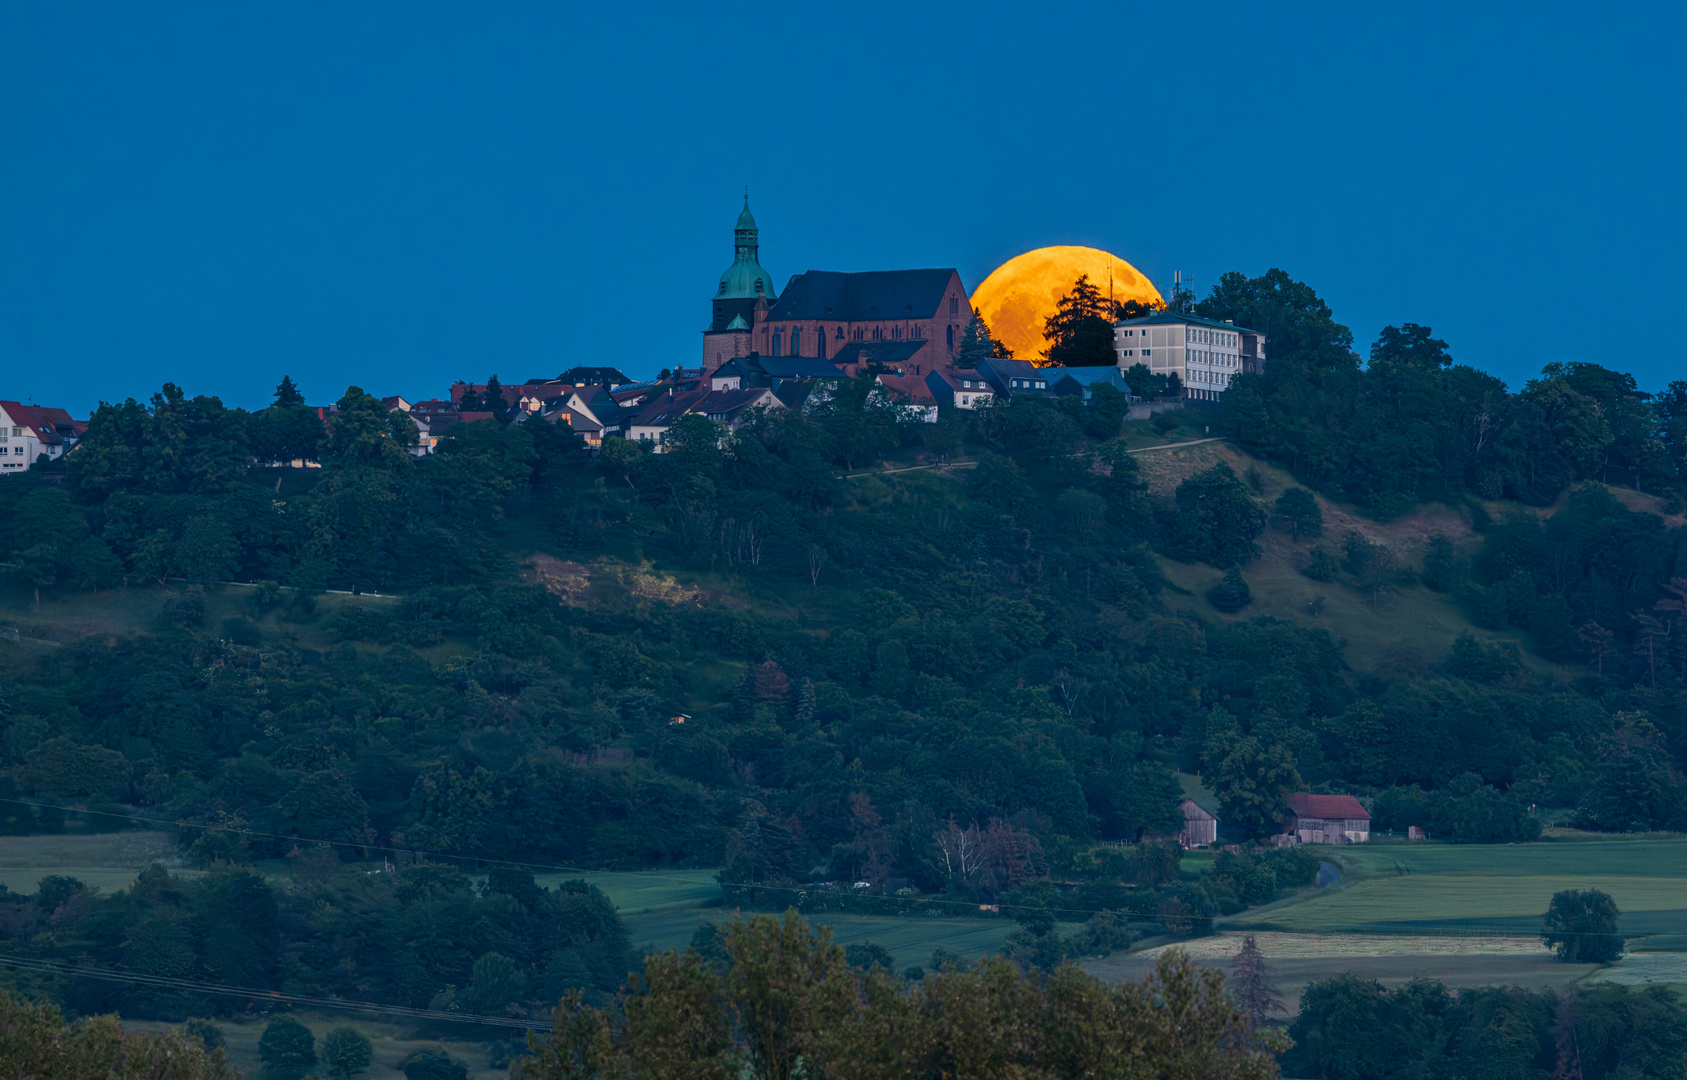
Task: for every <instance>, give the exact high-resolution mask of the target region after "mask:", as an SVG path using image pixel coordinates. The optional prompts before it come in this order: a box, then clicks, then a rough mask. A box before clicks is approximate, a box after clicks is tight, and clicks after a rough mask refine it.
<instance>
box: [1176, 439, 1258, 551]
mask: <svg viewBox="0 0 1687 1080" xmlns="http://www.w3.org/2000/svg"><path fill="white" fill-rule="evenodd" d="M1265 522H1266V513H1265V510H1264V509H1263V508H1262V507H1261V506H1260V505H1259V503H1257V502H1255V501H1254V498H1253V496H1252V495H1249V494H1248V488H1247V485H1246V484H1244V483H1242V481H1240V480H1238V479H1237V478H1236V474H1235V473H1234V472H1232V471H1231V470H1230V466H1228V465H1226V464H1224V463H1223V462H1220V463H1219V464H1217V465H1214V466H1213V467H1212V468H1210V469H1206V470H1204V471H1202V472H1198V473H1196V474H1195V475H1194V476H1191V477H1190V478H1189V479H1187V480H1185V481H1184V482H1183V483H1181V484H1179V485H1178V486H1177V512H1176V515H1175V517H1174V518H1173V520H1172V538H1171V543H1172V549H1173V551H1174V552H1175V553H1176V554H1178V555H1179V556H1181V557H1183V558H1187V559H1191V560H1196V559H1198V560H1200V561H1201V562H1205V563H1210V564H1211V565H1213V566H1216V567H1219V568H1220V569H1228V568H1230V567H1232V566H1235V565H1237V564H1238V563H1243V562H1246V561H1247V560H1249V559H1252V558H1254V557H1256V556H1257V555H1258V554H1259V546H1258V545H1257V544H1255V543H1254V540H1255V539H1257V538H1258V537H1259V534H1260V533H1262V532H1264V531H1265Z"/></svg>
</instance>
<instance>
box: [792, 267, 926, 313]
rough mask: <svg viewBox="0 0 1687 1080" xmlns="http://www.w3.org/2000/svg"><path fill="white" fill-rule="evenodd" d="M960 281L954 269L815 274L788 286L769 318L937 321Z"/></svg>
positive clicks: (801, 275) (806, 274)
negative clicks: (952, 282)
mask: <svg viewBox="0 0 1687 1080" xmlns="http://www.w3.org/2000/svg"><path fill="white" fill-rule="evenodd" d="M955 276H956V271H955V270H953V269H932V270H872V271H868V272H867V273H862V274H845V273H840V272H838V271H836V270H810V271H808V272H807V273H803V274H797V275H796V276H794V277H792V278H791V280H790V281H789V282H788V283H786V285H785V291H784V292H783V293H782V294H781V295H780V297H779V302H778V303H776V304H774V305H773V309H772V310H771V311H769V312H768V314H767V318H768V321H770V322H779V321H781V320H792V319H821V320H828V321H830V320H836V321H838V322H869V321H872V320H876V319H931V318H935V317H936V316H937V314H938V310H939V308H940V306H941V305H942V303H943V297H944V294H945V293H947V292H948V289H949V282H950V280H951V279H952V278H954V277H955Z"/></svg>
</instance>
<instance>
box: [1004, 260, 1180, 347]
mask: <svg viewBox="0 0 1687 1080" xmlns="http://www.w3.org/2000/svg"><path fill="white" fill-rule="evenodd" d="M1109 272H1111V273H1112V275H1113V298H1114V299H1115V300H1135V301H1137V302H1138V303H1141V304H1146V303H1150V302H1153V301H1158V300H1161V299H1162V298H1161V296H1160V291H1159V290H1158V289H1156V288H1154V283H1153V282H1151V281H1149V280H1148V278H1147V277H1145V276H1144V275H1143V273H1142V271H1140V270H1138V269H1137V268H1136V267H1134V266H1132V265H1131V264H1130V263H1128V262H1126V261H1125V260H1123V259H1121V258H1119V257H1118V256H1117V255H1113V254H1111V253H1109V252H1106V251H1102V250H1101V249H1099V248H1091V247H1046V248H1038V249H1037V250H1036V251H1027V252H1026V253H1025V254H1023V255H1018V256H1015V257H1014V258H1011V259H1009V260H1008V261H1007V262H1005V263H1003V264H1002V265H1000V266H998V267H996V269H995V271H994V272H993V273H991V275H990V276H989V277H987V278H985V279H984V282H983V284H981V285H979V286H978V288H977V289H974V290H973V293H972V306H973V307H974V308H976V309H977V310H978V313H979V314H980V315H982V316H983V317H984V321H985V322H986V323H988V324H989V325H990V333H991V335H992V336H993V337H995V339H996V340H997V341H1000V342H1002V343H1003V344H1005V345H1006V346H1007V347H1008V348H1010V349H1012V350H1013V355H1014V356H1015V357H1016V358H1018V359H1020V360H1033V361H1034V360H1036V359H1038V358H1039V357H1040V356H1041V355H1042V352H1043V350H1044V349H1045V348H1047V347H1048V343H1047V342H1046V341H1045V340H1044V339H1043V320H1044V319H1047V318H1048V317H1049V316H1050V315H1053V314H1054V313H1055V311H1056V310H1058V308H1059V305H1060V298H1061V297H1063V296H1065V295H1066V294H1067V293H1069V292H1071V291H1072V283H1073V282H1075V281H1077V280H1078V277H1079V275H1081V274H1088V275H1089V279H1090V284H1092V285H1094V286H1095V287H1096V288H1097V289H1100V290H1101V292H1102V293H1103V294H1104V295H1105V294H1106V292H1107V276H1108V274H1109Z"/></svg>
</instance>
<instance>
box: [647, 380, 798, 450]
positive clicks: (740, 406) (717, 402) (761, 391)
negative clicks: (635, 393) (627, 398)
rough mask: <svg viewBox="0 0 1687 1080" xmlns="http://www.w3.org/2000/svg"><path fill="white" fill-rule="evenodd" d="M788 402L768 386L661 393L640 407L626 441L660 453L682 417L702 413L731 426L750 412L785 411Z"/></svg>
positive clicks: (738, 422) (735, 424)
mask: <svg viewBox="0 0 1687 1080" xmlns="http://www.w3.org/2000/svg"><path fill="white" fill-rule="evenodd" d="M784 407H785V403H784V402H782V401H780V400H779V398H778V397H776V396H775V395H774V393H773V391H772V390H769V389H768V388H767V387H765V386H762V387H755V388H753V389H749V390H682V391H679V392H677V393H671V394H661V395H658V396H656V397H654V398H652V399H651V400H650V401H648V402H646V403H645V404H643V405H641V406H639V407H638V412H637V413H636V414H635V415H634V416H633V417H632V419H631V420H629V421H628V423H627V436H626V437H627V438H629V439H635V440H640V441H647V442H653V443H655V444H656V446H655V450H656V452H657V453H658V454H660V453H662V452H663V451H664V449H665V448H664V447H663V445H662V443H663V439H664V438H665V437H666V435H667V433H668V429H669V428H671V427H673V426H674V425H675V424H676V423H678V422H679V420H680V418H681V417H683V416H689V415H690V414H692V413H700V414H702V415H704V416H707V417H708V418H709V419H710V420H716V421H719V422H721V423H723V424H726V425H728V426H730V427H737V426H738V425H739V424H740V423H742V422H743V420H744V419H745V417H746V415H747V414H748V413H749V411H750V410H751V409H757V408H760V409H782V408H784Z"/></svg>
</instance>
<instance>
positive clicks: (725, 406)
mask: <svg viewBox="0 0 1687 1080" xmlns="http://www.w3.org/2000/svg"><path fill="white" fill-rule="evenodd" d="M775 401H779V399H778V397H777V396H775V395H774V393H773V391H771V390H769V389H768V388H767V387H765V386H757V387H752V388H750V389H748V390H711V391H709V394H708V396H707V397H705V398H704V399H703V400H702V401H700V402H698V403H697V405H696V407H694V408H693V409H692V410H691V411H692V412H698V413H702V414H704V415H705V416H721V415H725V416H731V415H733V414H734V413H737V412H740V411H741V410H743V409H747V408H749V407H750V406H752V405H761V404H766V403H770V402H775ZM780 404H784V403H783V402H780Z"/></svg>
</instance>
